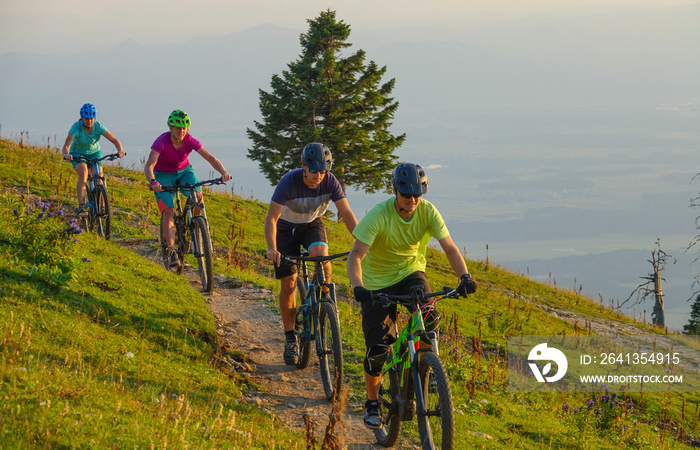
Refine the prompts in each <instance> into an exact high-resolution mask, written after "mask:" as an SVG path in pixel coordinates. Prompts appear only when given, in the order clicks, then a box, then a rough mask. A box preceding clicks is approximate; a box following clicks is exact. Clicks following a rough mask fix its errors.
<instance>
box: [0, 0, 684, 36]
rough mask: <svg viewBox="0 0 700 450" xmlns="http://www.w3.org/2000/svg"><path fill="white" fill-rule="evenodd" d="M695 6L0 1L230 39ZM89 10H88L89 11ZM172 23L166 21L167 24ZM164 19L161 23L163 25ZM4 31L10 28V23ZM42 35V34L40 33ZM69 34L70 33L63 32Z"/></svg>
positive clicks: (419, 0) (539, 1)
mask: <svg viewBox="0 0 700 450" xmlns="http://www.w3.org/2000/svg"><path fill="white" fill-rule="evenodd" d="M688 3H692V2H690V1H688V0H615V1H609V0H608V1H606V0H489V1H488V2H484V1H483V0H478V1H477V0H430V1H427V0H380V1H377V0H255V1H249V0H246V1H240V0H238V1H236V0H234V1H231V0H195V1H192V0H99V1H96V2H85V1H84V0H0V14H2V15H5V14H14V13H31V14H48V15H59V14H79V15H84V16H97V15H99V16H100V20H102V21H104V24H103V25H106V26H109V25H110V23H109V22H110V21H111V20H114V22H115V23H123V24H128V26H130V27H148V26H150V27H152V28H153V29H165V28H168V29H170V32H171V33H172V31H173V27H174V26H178V27H180V26H182V27H183V28H185V29H183V32H192V31H195V30H196V31H198V32H206V31H207V30H208V31H210V32H214V33H222V32H225V33H228V32H232V31H240V30H241V29H245V28H248V27H251V26H254V25H257V24H259V23H274V24H276V25H281V26H289V27H293V28H305V27H306V24H305V22H306V20H307V19H308V18H310V17H315V16H316V15H317V14H318V12H319V11H322V10H325V9H332V10H335V11H337V12H338V14H339V16H341V18H342V19H343V20H345V21H346V22H349V23H351V24H353V27H354V28H355V29H363V28H376V27H389V26H393V25H420V24H425V23H430V22H442V23H446V22H448V23H449V22H453V23H459V21H460V20H462V19H463V17H464V15H467V14H473V13H486V12H489V11H496V12H499V13H507V14H515V15H517V14H523V13H525V14H532V13H545V12H547V13H551V12H552V11H556V10H563V9H570V8H583V7H585V8H587V9H588V8H595V7H600V6H605V7H606V8H607V9H608V10H609V8H610V7H620V8H624V7H625V6H634V7H636V8H640V7H656V6H671V5H682V4H688ZM86 6H87V7H86ZM165 17H167V20H166V19H165ZM161 18H162V19H161ZM3 25H11V23H9V22H8V23H5V24H3ZM37 31H40V30H37ZM64 31H65V30H64Z"/></svg>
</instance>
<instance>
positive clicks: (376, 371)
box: [364, 345, 389, 377]
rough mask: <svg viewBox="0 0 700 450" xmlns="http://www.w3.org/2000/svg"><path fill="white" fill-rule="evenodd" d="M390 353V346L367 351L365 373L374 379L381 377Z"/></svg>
mask: <svg viewBox="0 0 700 450" xmlns="http://www.w3.org/2000/svg"><path fill="white" fill-rule="evenodd" d="M388 353H389V346H387V345H375V346H373V347H372V348H370V349H369V350H367V354H366V355H365V360H364V367H365V372H367V373H368V374H369V375H371V376H373V377H376V376H379V375H381V373H382V368H383V367H384V363H385V362H386V356H387V354H388Z"/></svg>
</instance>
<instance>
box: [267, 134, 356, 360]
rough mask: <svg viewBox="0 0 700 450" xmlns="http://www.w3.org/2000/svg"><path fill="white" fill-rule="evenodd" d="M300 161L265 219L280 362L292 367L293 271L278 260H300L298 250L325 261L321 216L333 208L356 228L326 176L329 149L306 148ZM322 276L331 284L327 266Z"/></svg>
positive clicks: (294, 343)
mask: <svg viewBox="0 0 700 450" xmlns="http://www.w3.org/2000/svg"><path fill="white" fill-rule="evenodd" d="M301 161H302V168H300V169H294V170H292V171H290V172H288V173H286V174H285V175H284V176H283V177H282V179H280V181H279V183H278V184H277V187H276V188H275V192H274V193H273V194H272V200H271V201H270V208H269V209H268V211H267V217H265V240H266V241H267V258H268V259H269V260H271V261H273V262H274V263H275V278H277V279H278V280H280V296H279V305H280V313H281V315H282V326H283V327H284V334H285V346H284V362H285V363H286V364H288V365H294V364H296V363H297V361H298V358H299V344H298V343H297V338H296V334H295V333H294V319H295V316H296V296H295V291H296V278H297V267H296V266H290V265H280V260H281V258H280V255H287V256H299V255H300V253H301V247H302V246H303V247H304V248H306V249H307V250H308V251H309V255H310V256H322V255H328V238H327V237H326V228H325V226H324V224H323V214H324V213H325V212H326V210H327V209H328V205H330V203H331V202H333V203H334V204H335V206H336V208H338V214H339V215H340V217H341V218H342V219H343V222H344V223H345V226H346V227H347V229H348V231H349V232H350V233H352V230H353V229H354V228H355V225H357V219H355V215H354V214H353V212H352V210H351V209H350V205H349V204H348V200H347V198H346V197H345V192H343V188H342V186H341V185H340V183H339V182H338V180H337V178H335V176H333V174H332V173H330V172H329V171H330V170H331V166H332V165H333V158H332V155H331V151H330V150H329V149H328V147H326V146H325V145H323V144H319V143H318V142H312V143H310V144H308V145H306V147H304V150H303V152H302V155H301ZM324 272H325V274H326V279H327V280H329V279H330V276H331V265H330V263H329V262H326V263H325V264H324ZM325 294H326V293H325V292H323V293H322V295H325Z"/></svg>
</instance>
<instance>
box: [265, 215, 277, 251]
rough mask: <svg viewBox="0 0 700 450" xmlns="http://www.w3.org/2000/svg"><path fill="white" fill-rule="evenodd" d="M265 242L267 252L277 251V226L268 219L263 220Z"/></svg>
mask: <svg viewBox="0 0 700 450" xmlns="http://www.w3.org/2000/svg"><path fill="white" fill-rule="evenodd" d="M265 242H266V243H267V249H268V250H275V251H277V245H276V243H277V224H276V223H272V222H271V221H270V220H269V219H268V220H265Z"/></svg>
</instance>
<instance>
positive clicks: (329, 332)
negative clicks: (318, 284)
mask: <svg viewBox="0 0 700 450" xmlns="http://www.w3.org/2000/svg"><path fill="white" fill-rule="evenodd" d="M317 342H319V343H320V347H319V350H320V351H319V355H318V359H319V363H320V366H321V381H322V382H323V390H324V391H326V398H327V399H328V400H333V397H334V396H337V395H339V394H340V392H342V390H343V344H342V341H341V337H340V324H339V323H338V315H337V313H336V309H335V306H334V305H333V304H332V303H329V302H323V303H321V308H320V310H319V312H318V335H317Z"/></svg>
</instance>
